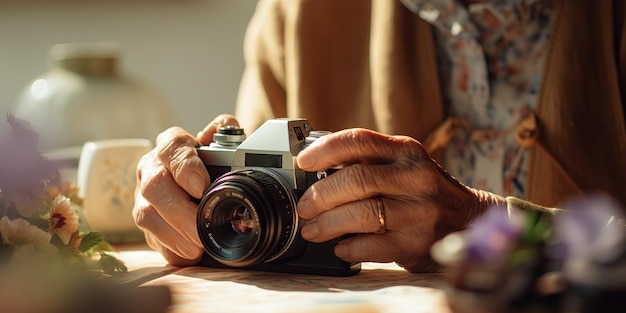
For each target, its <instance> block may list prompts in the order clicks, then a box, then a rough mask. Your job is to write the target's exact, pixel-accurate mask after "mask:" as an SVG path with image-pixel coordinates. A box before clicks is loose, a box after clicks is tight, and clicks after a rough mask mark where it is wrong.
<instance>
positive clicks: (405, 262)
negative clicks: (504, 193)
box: [297, 129, 505, 272]
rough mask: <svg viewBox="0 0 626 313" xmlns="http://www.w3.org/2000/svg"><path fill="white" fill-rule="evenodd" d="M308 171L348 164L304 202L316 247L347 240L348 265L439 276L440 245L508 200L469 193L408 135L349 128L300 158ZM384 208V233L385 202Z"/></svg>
mask: <svg viewBox="0 0 626 313" xmlns="http://www.w3.org/2000/svg"><path fill="white" fill-rule="evenodd" d="M297 162H298V166H299V167H300V168H301V169H303V170H305V171H318V170H325V169H328V168H331V167H337V166H340V165H343V166H344V167H343V168H342V169H341V170H339V171H337V172H335V173H334V174H332V175H329V176H328V177H326V178H324V179H322V180H320V181H318V182H316V183H315V184H313V185H312V186H310V187H309V188H308V189H307V191H306V192H305V193H304V195H303V196H302V197H301V198H300V200H299V203H298V207H297V210H298V214H299V215H300V216H301V217H302V218H304V219H306V220H307V221H306V222H305V224H304V226H303V228H302V237H303V238H304V239H306V240H308V241H311V242H325V241H327V240H330V239H333V238H336V237H339V236H342V235H346V234H359V235H357V236H348V237H346V238H344V239H342V240H341V241H339V243H338V244H337V246H336V247H335V254H336V255H337V256H338V257H339V258H341V259H343V260H345V261H348V262H365V261H373V262H396V263H397V264H399V265H400V266H403V267H404V268H405V269H407V270H408V271H412V272H423V271H434V270H437V269H438V266H437V265H436V263H435V262H434V261H433V260H432V258H431V257H430V254H429V251H430V247H431V246H432V244H433V243H434V242H435V241H437V240H439V239H441V238H443V237H444V236H445V235H446V234H448V233H450V232H453V231H457V230H462V229H464V228H465V227H466V226H467V225H468V223H469V222H470V221H471V220H472V219H473V218H475V217H476V216H478V215H479V214H481V213H482V212H483V211H485V210H486V209H487V208H488V207H489V206H491V205H494V204H503V203H505V200H504V198H502V197H500V196H496V195H493V194H491V193H488V192H485V191H480V190H475V189H472V188H469V187H466V186H464V185H462V184H461V183H459V182H458V181H456V180H455V179H454V178H452V177H451V176H450V175H449V174H448V173H447V172H446V171H445V170H444V169H443V168H442V167H441V166H440V165H439V164H437V163H436V162H435V161H434V160H432V159H431V158H430V157H429V155H428V153H427V152H426V150H425V149H424V148H423V147H422V145H421V144H420V143H419V142H418V141H416V140H414V139H412V138H410V137H405V136H387V135H383V134H380V133H376V132H374V131H370V130H365V129H348V130H344V131H340V132H336V133H333V134H330V135H327V136H323V137H321V138H320V139H318V140H316V142H314V143H313V144H312V145H311V146H309V147H308V148H307V149H305V150H304V151H302V152H301V153H300V154H299V155H298V157H297ZM376 198H379V199H380V200H381V201H382V205H383V207H384V220H385V223H384V226H385V232H382V233H381V232H377V231H378V230H379V228H380V226H381V225H380V221H379V215H378V207H377V206H378V204H377V201H378V200H377V199H376Z"/></svg>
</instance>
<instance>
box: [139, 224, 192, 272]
mask: <svg viewBox="0 0 626 313" xmlns="http://www.w3.org/2000/svg"><path fill="white" fill-rule="evenodd" d="M144 234H145V237H146V243H147V244H148V246H149V247H150V248H152V249H153V250H156V251H158V252H159V253H161V255H162V256H163V258H164V259H165V260H166V261H167V263H168V264H171V265H174V266H190V265H195V264H197V263H198V262H199V260H200V258H201V257H202V251H200V254H199V256H198V257H183V256H181V253H176V252H174V251H172V250H170V248H169V247H166V246H165V245H163V244H162V243H161V242H160V241H159V240H158V239H157V238H156V236H155V235H154V234H152V233H149V232H145V233H144Z"/></svg>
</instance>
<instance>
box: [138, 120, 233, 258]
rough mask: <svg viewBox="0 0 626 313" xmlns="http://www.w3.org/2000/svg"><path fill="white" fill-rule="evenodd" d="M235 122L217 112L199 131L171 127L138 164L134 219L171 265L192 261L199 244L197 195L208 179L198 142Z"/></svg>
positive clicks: (200, 248)
mask: <svg viewBox="0 0 626 313" xmlns="http://www.w3.org/2000/svg"><path fill="white" fill-rule="evenodd" d="M225 125H234V126H239V125H238V122H237V120H236V119H235V117H234V116H232V115H227V114H224V115H220V116H218V117H216V118H215V119H214V120H213V121H212V122H211V123H209V124H208V125H207V126H206V127H205V128H204V129H203V130H202V131H200V132H199V133H198V134H197V136H195V137H194V136H193V135H191V134H190V133H188V132H187V131H185V130H184V129H182V128H180V127H171V128H169V129H167V130H165V131H163V132H162V133H161V134H159V135H158V136H157V139H156V146H155V148H154V149H152V150H151V151H150V152H148V153H147V154H145V155H144V156H143V157H142V158H141V160H140V161H139V163H138V165H137V188H136V190H135V206H134V208H133V218H134V219H135V223H136V224H137V226H138V227H139V228H140V229H141V230H143V232H144V234H145V237H146V242H147V244H148V245H149V246H150V247H151V248H152V249H155V250H157V251H159V252H161V254H162V255H163V257H165V259H166V260H167V261H168V262H169V263H170V264H172V265H181V266H182V265H192V264H196V263H197V262H198V261H199V260H200V258H201V257H202V253H203V251H204V250H203V246H202V243H201V241H200V237H199V236H198V231H197V227H196V214H197V212H198V205H197V204H196V203H195V202H193V201H192V199H191V197H190V196H192V197H194V198H196V199H199V198H201V197H202V193H203V192H204V190H205V189H206V188H208V186H209V184H210V179H209V174H208V173H207V171H206V168H205V167H204V164H203V163H202V160H200V158H199V157H198V154H197V152H196V147H198V146H200V145H208V144H209V143H211V141H212V140H213V134H214V133H215V132H216V131H217V129H218V128H219V127H221V126H225Z"/></svg>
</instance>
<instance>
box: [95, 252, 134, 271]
mask: <svg viewBox="0 0 626 313" xmlns="http://www.w3.org/2000/svg"><path fill="white" fill-rule="evenodd" d="M98 265H100V268H102V271H103V272H104V273H106V274H109V275H113V274H115V273H126V272H127V271H128V268H127V267H126V265H124V262H122V261H120V260H119V259H117V258H116V257H114V256H112V255H110V254H106V253H104V252H100V260H99V261H98Z"/></svg>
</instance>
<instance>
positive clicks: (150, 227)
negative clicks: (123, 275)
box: [133, 201, 203, 264]
mask: <svg viewBox="0 0 626 313" xmlns="http://www.w3.org/2000/svg"><path fill="white" fill-rule="evenodd" d="M145 203H147V202H146V201H142V205H141V208H140V209H136V210H133V217H134V219H135V222H136V224H137V226H138V227H139V228H140V229H141V230H143V231H144V233H145V235H146V240H147V243H148V245H149V246H150V247H152V248H153V249H155V250H158V251H160V252H161V253H162V254H163V255H164V256H166V254H168V255H169V256H166V258H168V262H170V263H171V264H179V263H181V262H182V261H181V260H178V259H182V260H187V261H194V262H197V260H198V259H199V257H200V256H201V254H202V251H203V248H202V246H201V245H198V244H197V243H194V242H192V241H189V240H188V239H187V238H185V237H184V236H183V235H182V234H181V233H180V232H179V231H177V230H176V229H175V228H174V227H172V226H171V225H170V224H168V223H167V222H166V221H165V220H164V219H163V218H162V217H161V216H160V215H159V214H158V212H157V211H156V210H154V208H153V207H152V206H150V205H147V204H145ZM171 254H174V255H175V256H176V257H174V256H173V255H171ZM186 263H191V262H186Z"/></svg>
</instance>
